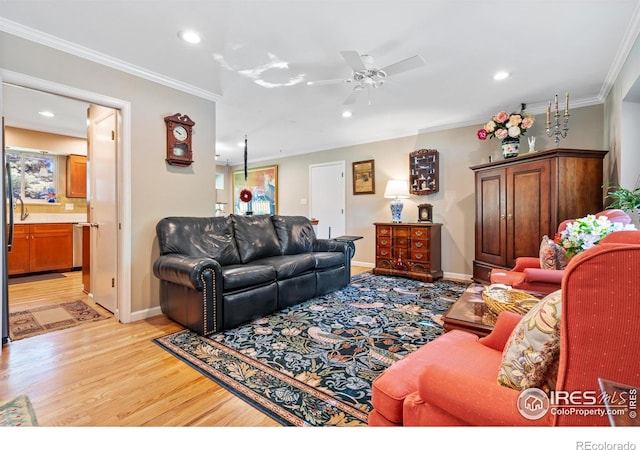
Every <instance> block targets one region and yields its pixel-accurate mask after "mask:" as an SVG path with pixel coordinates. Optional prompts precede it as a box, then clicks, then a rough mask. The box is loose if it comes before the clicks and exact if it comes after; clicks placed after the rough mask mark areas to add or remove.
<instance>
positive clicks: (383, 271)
mask: <svg viewBox="0 0 640 450" xmlns="http://www.w3.org/2000/svg"><path fill="white" fill-rule="evenodd" d="M374 225H375V227H376V266H375V267H374V269H373V273H374V274H376V275H395V276H401V277H407V278H415V279H417V280H421V281H428V282H432V281H433V280H436V279H438V278H442V268H441V267H440V259H441V257H440V252H441V249H440V229H441V227H442V225H441V224H439V223H429V224H427V223H395V222H393V223H375V224H374Z"/></svg>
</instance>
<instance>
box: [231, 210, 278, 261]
mask: <svg viewBox="0 0 640 450" xmlns="http://www.w3.org/2000/svg"><path fill="white" fill-rule="evenodd" d="M230 217H231V220H232V221H233V229H234V235H235V238H236V246H237V247H238V253H239V254H240V260H241V261H242V263H243V264H244V263H248V262H251V261H255V260H256V259H261V258H268V257H269V256H279V255H281V252H280V241H278V235H277V234H276V230H275V228H274V226H273V223H272V222H271V216H269V215H266V214H264V215H258V216H240V215H236V214H232V215H231V216H230Z"/></svg>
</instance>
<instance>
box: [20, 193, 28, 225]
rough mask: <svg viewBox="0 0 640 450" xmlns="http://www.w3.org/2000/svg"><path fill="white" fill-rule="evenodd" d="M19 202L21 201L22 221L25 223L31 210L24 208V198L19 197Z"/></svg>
mask: <svg viewBox="0 0 640 450" xmlns="http://www.w3.org/2000/svg"><path fill="white" fill-rule="evenodd" d="M18 200H20V220H21V221H24V219H26V218H27V217H28V216H29V210H28V209H27V208H25V207H24V201H23V200H22V197H18Z"/></svg>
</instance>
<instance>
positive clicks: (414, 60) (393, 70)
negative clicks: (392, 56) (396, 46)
mask: <svg viewBox="0 0 640 450" xmlns="http://www.w3.org/2000/svg"><path fill="white" fill-rule="evenodd" d="M422 66H424V59H422V56H420V55H415V56H412V57H411V58H407V59H403V60H402V61H398V62H396V63H393V64H389V65H388V66H387V67H383V68H382V69H380V70H382V71H383V72H384V73H386V74H387V76H389V75H395V74H398V73H401V72H406V71H408V70H412V69H417V68H418V67H422Z"/></svg>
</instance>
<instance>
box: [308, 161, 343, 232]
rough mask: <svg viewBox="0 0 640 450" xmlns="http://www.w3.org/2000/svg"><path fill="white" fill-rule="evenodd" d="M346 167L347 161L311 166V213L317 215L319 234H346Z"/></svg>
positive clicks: (315, 216)
mask: <svg viewBox="0 0 640 450" xmlns="http://www.w3.org/2000/svg"><path fill="white" fill-rule="evenodd" d="M344 171H345V162H344V161H337V162H328V163H324V164H313V165H310V166H309V197H310V198H309V215H310V216H311V217H313V218H314V219H318V225H317V227H316V235H317V236H318V238H321V239H331V238H334V237H337V236H342V235H344V234H345V230H346V217H345V212H344V210H345V202H346V199H345V179H344Z"/></svg>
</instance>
